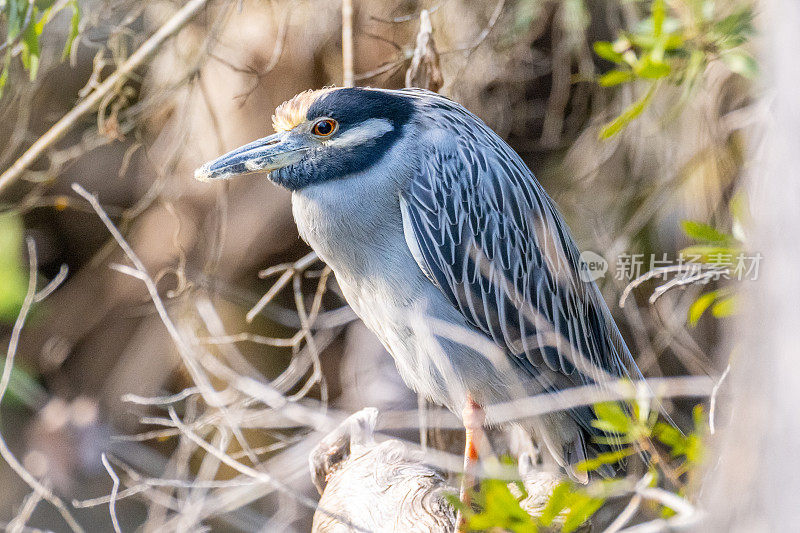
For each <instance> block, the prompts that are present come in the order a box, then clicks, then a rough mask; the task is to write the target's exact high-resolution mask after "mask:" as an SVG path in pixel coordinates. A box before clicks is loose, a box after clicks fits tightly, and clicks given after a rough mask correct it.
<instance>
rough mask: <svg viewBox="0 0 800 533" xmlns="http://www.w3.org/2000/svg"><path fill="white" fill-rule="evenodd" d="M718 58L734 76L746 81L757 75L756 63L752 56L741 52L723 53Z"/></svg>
mask: <svg viewBox="0 0 800 533" xmlns="http://www.w3.org/2000/svg"><path fill="white" fill-rule="evenodd" d="M720 57H721V58H722V61H723V63H725V64H726V65H727V66H728V68H729V69H730V70H731V72H733V73H734V74H739V75H740V76H744V77H745V78H747V79H753V78H755V77H756V75H757V74H758V63H756V60H755V59H753V56H751V55H750V54H748V53H747V52H745V51H743V50H732V51H730V52H725V53H724V54H722V56H720Z"/></svg>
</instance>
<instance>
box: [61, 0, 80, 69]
mask: <svg viewBox="0 0 800 533" xmlns="http://www.w3.org/2000/svg"><path fill="white" fill-rule="evenodd" d="M69 5H70V7H71V8H72V18H71V19H70V23H69V35H68V36H67V42H66V43H65V44H64V51H63V52H62V53H61V61H64V60H65V59H67V58H68V57H69V56H70V53H71V52H72V45H73V43H74V42H75V39H76V38H77V37H78V33H79V32H80V24H81V8H80V7H79V6H78V1H77V0H73V1H71V2H70V3H69Z"/></svg>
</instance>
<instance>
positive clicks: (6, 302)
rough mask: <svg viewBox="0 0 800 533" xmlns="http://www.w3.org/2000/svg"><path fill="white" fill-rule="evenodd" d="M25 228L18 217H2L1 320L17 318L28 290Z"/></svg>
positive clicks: (0, 229)
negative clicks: (24, 240) (25, 260)
mask: <svg viewBox="0 0 800 533" xmlns="http://www.w3.org/2000/svg"><path fill="white" fill-rule="evenodd" d="M22 244H23V227H22V221H21V220H20V218H19V217H18V216H16V215H10V214H3V215H0V320H2V321H5V322H13V321H14V320H15V319H16V318H17V314H18V313H19V310H20V307H21V306H22V302H23V300H24V299H25V293H26V292H27V290H28V272H27V269H26V268H25V267H24V264H23V257H22Z"/></svg>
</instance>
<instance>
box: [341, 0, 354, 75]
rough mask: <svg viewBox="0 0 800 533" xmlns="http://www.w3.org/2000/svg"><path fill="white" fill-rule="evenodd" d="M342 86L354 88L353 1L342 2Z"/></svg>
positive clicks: (343, 0)
mask: <svg viewBox="0 0 800 533" xmlns="http://www.w3.org/2000/svg"><path fill="white" fill-rule="evenodd" d="M342 84H343V85H344V86H345V87H352V86H353V84H354V83H353V0H342Z"/></svg>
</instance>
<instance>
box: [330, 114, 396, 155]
mask: <svg viewBox="0 0 800 533" xmlns="http://www.w3.org/2000/svg"><path fill="white" fill-rule="evenodd" d="M393 129H394V127H393V126H392V123H391V122H389V121H388V120H386V119H385V118H370V119H368V120H365V121H364V122H362V123H361V124H359V125H358V126H356V127H355V128H351V129H349V130H347V131H345V132H342V133H341V134H340V135H336V136H334V138H333V139H331V140H330V141H325V142H324V144H325V145H326V146H333V147H337V148H347V147H352V146H358V145H360V144H364V143H365V142H367V141H371V140H373V139H377V138H378V137H382V136H383V135H386V134H387V133H389V132H390V131H392V130H393Z"/></svg>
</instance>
